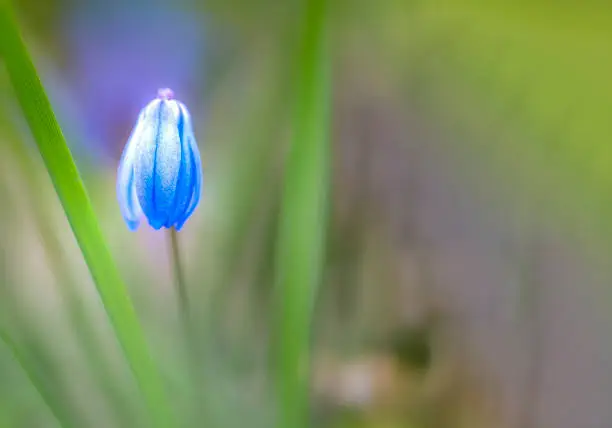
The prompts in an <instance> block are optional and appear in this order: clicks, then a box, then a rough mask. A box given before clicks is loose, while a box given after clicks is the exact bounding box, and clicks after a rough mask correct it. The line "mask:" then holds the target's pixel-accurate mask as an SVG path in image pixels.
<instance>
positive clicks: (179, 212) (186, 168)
mask: <svg viewBox="0 0 612 428" xmlns="http://www.w3.org/2000/svg"><path fill="white" fill-rule="evenodd" d="M177 106H178V108H179V109H180V113H179V114H180V120H179V123H178V131H179V136H180V139H181V165H180V171H179V177H178V183H177V187H176V195H175V201H174V212H173V213H172V216H171V217H170V218H169V219H168V223H167V225H166V226H167V227H172V226H173V225H175V224H176V223H177V222H178V221H179V220H181V219H182V218H183V217H184V215H185V212H186V210H187V208H188V206H189V202H190V201H191V197H192V193H193V187H194V185H195V169H194V168H193V154H192V152H191V149H190V146H189V138H193V130H192V127H191V117H190V116H189V112H188V111H187V108H186V107H185V106H184V105H183V104H182V103H180V102H177Z"/></svg>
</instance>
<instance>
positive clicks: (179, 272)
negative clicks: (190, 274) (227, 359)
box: [170, 227, 191, 340]
mask: <svg viewBox="0 0 612 428" xmlns="http://www.w3.org/2000/svg"><path fill="white" fill-rule="evenodd" d="M170 250H171V263H172V266H173V269H174V286H175V288H176V294H177V300H178V309H179V312H180V316H181V319H182V320H183V322H184V323H185V333H186V334H190V331H191V328H190V326H189V325H190V318H191V317H190V307H189V296H188V295H187V287H186V286H185V275H184V271H183V264H182V260H181V252H180V250H179V243H178V234H177V231H176V229H175V228H174V227H173V228H171V229H170ZM187 339H188V340H189V336H187Z"/></svg>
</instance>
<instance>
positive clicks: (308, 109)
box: [276, 0, 330, 428]
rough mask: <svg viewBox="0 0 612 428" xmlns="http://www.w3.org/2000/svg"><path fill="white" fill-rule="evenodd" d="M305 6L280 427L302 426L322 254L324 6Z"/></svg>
mask: <svg viewBox="0 0 612 428" xmlns="http://www.w3.org/2000/svg"><path fill="white" fill-rule="evenodd" d="M305 6H306V11H305V14H304V21H303V22H302V25H303V28H302V33H301V34H300V41H299V43H300V47H299V49H298V50H297V52H298V57H297V58H296V60H297V61H296V66H297V69H296V71H297V81H296V90H297V93H296V97H297V98H296V100H295V101H296V105H295V110H294V118H293V123H292V126H293V129H292V140H291V148H290V152H289V158H288V160H287V163H286V174H285V185H284V190H283V200H282V204H281V219H280V229H279V237H278V239H279V241H278V247H277V257H276V264H277V265H276V266H277V273H276V274H277V278H276V292H277V295H276V298H277V304H278V305H279V307H278V308H277V310H278V313H277V316H278V318H277V320H276V325H277V326H278V331H277V335H278V336H277V340H278V343H276V346H277V349H276V351H277V352H278V356H277V358H278V360H277V364H278V373H277V374H278V379H277V381H278V384H277V388H278V390H277V392H278V399H279V404H280V415H279V416H280V417H279V421H278V422H279V426H280V428H303V427H307V426H308V425H309V422H308V415H309V411H308V377H309V370H308V357H309V355H308V354H309V343H310V333H311V321H312V320H311V318H312V308H313V304H314V300H315V295H316V291H317V286H318V283H319V279H320V275H321V265H322V260H323V255H324V244H323V241H324V229H325V211H326V199H327V188H328V173H329V166H328V163H329V147H328V145H329V142H328V130H329V129H328V128H329V120H330V89H329V78H330V76H329V72H330V70H329V67H330V65H329V58H328V52H327V34H326V31H327V28H326V7H327V1H326V0H308V1H307V2H306V3H305Z"/></svg>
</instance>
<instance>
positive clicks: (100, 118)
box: [62, 0, 204, 160]
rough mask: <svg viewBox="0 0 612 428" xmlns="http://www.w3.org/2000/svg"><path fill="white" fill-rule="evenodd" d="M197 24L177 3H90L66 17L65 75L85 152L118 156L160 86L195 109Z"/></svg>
mask: <svg viewBox="0 0 612 428" xmlns="http://www.w3.org/2000/svg"><path fill="white" fill-rule="evenodd" d="M203 23H204V19H203V17H202V16H199V15H198V14H197V13H195V11H193V10H189V9H188V8H187V7H181V5H180V2H165V3H162V2H155V1H150V2H147V3H146V4H142V3H141V2H138V1H136V2H123V1H120V0H109V1H106V2H99V1H96V0H91V1H83V2H80V3H79V6H78V7H77V8H76V9H75V10H73V11H72V12H71V13H69V14H67V15H65V16H64V23H63V25H62V28H63V29H64V36H65V38H66V40H65V44H66V47H67V51H68V52H67V53H68V63H67V73H68V75H69V81H70V87H71V89H72V91H74V94H73V95H74V98H75V101H76V102H77V104H78V105H79V106H81V112H80V113H81V114H82V117H81V123H82V124H83V126H84V131H85V134H86V136H87V138H86V140H87V142H86V144H88V145H90V147H89V148H90V149H93V150H96V151H98V153H99V154H101V155H107V156H110V158H111V159H115V160H116V159H118V158H119V156H120V154H121V150H122V148H123V146H124V144H125V142H126V140H127V138H128V136H129V134H130V131H131V129H132V127H133V126H134V124H135V123H136V118H137V115H138V112H139V111H140V109H141V108H142V107H143V106H144V105H146V104H147V103H148V102H149V101H151V100H152V99H153V98H155V97H156V96H157V90H158V89H159V88H163V87H169V88H172V89H173V90H174V92H175V93H176V97H177V99H179V100H181V101H183V102H185V103H186V104H188V105H189V106H190V108H192V109H195V111H197V110H198V107H197V105H198V94H199V93H201V88H202V87H203V74H204V71H203V64H202V57H203V49H204V30H203V27H204V25H203Z"/></svg>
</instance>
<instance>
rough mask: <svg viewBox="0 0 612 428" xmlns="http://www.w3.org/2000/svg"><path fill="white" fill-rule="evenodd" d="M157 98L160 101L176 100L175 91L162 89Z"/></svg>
mask: <svg viewBox="0 0 612 428" xmlns="http://www.w3.org/2000/svg"><path fill="white" fill-rule="evenodd" d="M157 98H159V99H160V100H166V101H168V100H172V99H174V91H173V90H172V89H170V88H161V89H159V90H158V91H157Z"/></svg>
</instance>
